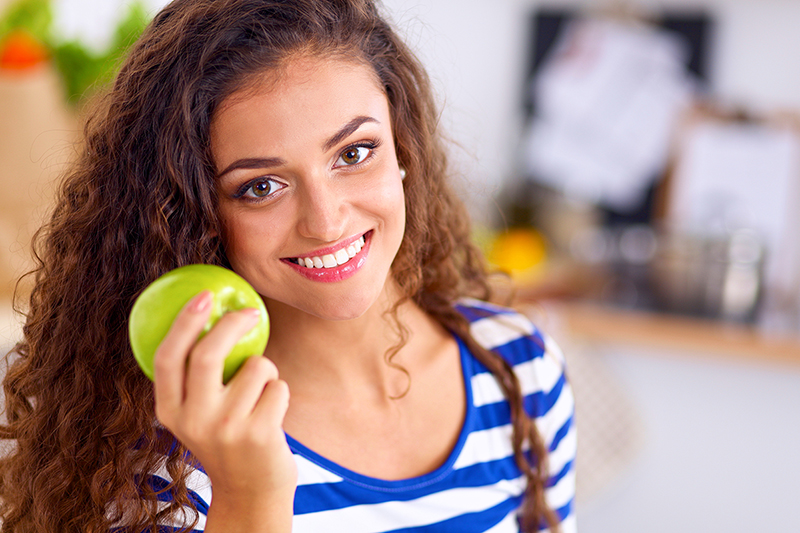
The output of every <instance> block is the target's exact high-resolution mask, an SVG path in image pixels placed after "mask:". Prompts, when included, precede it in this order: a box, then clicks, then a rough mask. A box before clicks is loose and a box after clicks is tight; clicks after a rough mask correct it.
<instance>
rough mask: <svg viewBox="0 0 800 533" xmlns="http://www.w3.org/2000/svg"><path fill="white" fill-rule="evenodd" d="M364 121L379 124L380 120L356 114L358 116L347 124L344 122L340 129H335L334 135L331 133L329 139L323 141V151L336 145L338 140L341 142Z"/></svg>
mask: <svg viewBox="0 0 800 533" xmlns="http://www.w3.org/2000/svg"><path fill="white" fill-rule="evenodd" d="M365 122H374V123H376V124H380V122H379V121H378V120H377V119H374V118H372V117H365V116H358V117H356V118H354V119H353V120H351V121H350V122H348V123H347V124H345V125H344V126H343V127H342V129H340V130H339V131H337V132H336V133H335V134H334V135H332V136H331V137H330V139H328V140H327V141H325V144H324V145H323V147H324V149H325V151H326V152H327V151H328V150H330V149H331V148H333V147H334V146H335V145H337V144H339V143H340V142H342V140H344V139H346V138H347V137H348V136H349V135H351V134H352V133H353V132H354V131H356V130H357V129H358V128H360V127H361V125H362V124H364V123H365Z"/></svg>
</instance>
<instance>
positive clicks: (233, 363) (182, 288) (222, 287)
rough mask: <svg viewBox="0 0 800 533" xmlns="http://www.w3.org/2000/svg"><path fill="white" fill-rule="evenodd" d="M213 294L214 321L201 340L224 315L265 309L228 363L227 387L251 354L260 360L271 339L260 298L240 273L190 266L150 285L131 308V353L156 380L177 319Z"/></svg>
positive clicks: (228, 358) (229, 356)
mask: <svg viewBox="0 0 800 533" xmlns="http://www.w3.org/2000/svg"><path fill="white" fill-rule="evenodd" d="M203 290H209V291H211V293H212V294H213V296H214V300H213V304H212V309H211V316H210V317H209V319H208V322H206V325H205V327H204V328H203V331H202V333H201V334H200V336H199V337H198V340H199V339H200V338H202V337H203V335H205V334H206V333H207V332H208V331H209V330H210V329H211V328H212V326H214V324H215V323H216V322H217V320H219V319H220V318H221V317H222V315H224V314H225V313H227V312H228V311H238V310H239V309H245V308H248V307H252V308H255V309H260V310H261V318H260V319H259V322H258V324H257V325H256V326H255V327H254V328H253V329H251V330H250V331H248V332H247V333H246V334H245V335H244V336H243V337H242V338H241V339H239V342H237V343H236V345H235V346H234V347H233V350H231V353H230V354H228V356H227V358H226V359H225V370H224V372H223V379H222V380H223V382H225V383H227V382H228V380H229V379H231V377H233V374H234V373H235V372H236V371H237V370H238V369H239V367H240V366H241V365H242V363H244V361H245V359H247V358H248V357H250V356H252V355H261V354H263V353H264V348H266V346H267V339H268V338H269V316H268V315H267V309H266V307H265V306H264V301H263V300H262V299H261V296H259V295H258V293H257V292H256V291H255V289H253V287H252V286H251V285H250V284H249V283H247V281H245V279H244V278H242V277H241V276H239V275H238V274H236V273H235V272H233V271H231V270H228V269H227V268H222V267H219V266H214V265H188V266H184V267H180V268H176V269H175V270H171V271H169V272H167V273H166V274H164V275H163V276H161V277H160V278H158V279H157V280H155V281H154V282H153V283H151V284H150V285H148V286H147V288H146V289H145V290H144V291H143V292H142V294H140V295H139V297H138V298H137V299H136V301H135V302H134V304H133V309H131V314H130V319H129V321H128V333H129V335H130V341H131V348H132V349H133V355H134V356H135V357H136V361H137V362H138V363H139V366H140V367H141V368H142V370H143V371H144V373H145V374H146V375H147V377H149V378H150V379H153V358H154V356H155V353H156V349H157V348H158V346H159V345H160V344H161V341H162V340H164V337H165V336H166V335H167V332H168V331H169V329H170V327H171V326H172V323H173V322H174V321H175V317H177V316H178V313H179V312H180V310H181V309H183V307H184V306H185V305H186V303H187V302H188V301H189V300H191V299H192V298H193V297H194V296H195V295H197V294H199V293H200V292H202V291H203Z"/></svg>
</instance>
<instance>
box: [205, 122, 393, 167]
mask: <svg viewBox="0 0 800 533" xmlns="http://www.w3.org/2000/svg"><path fill="white" fill-rule="evenodd" d="M367 122H374V123H376V124H380V121H378V120H377V119H375V118H372V117H367V116H358V117H355V118H354V119H353V120H351V121H350V122H348V123H347V124H345V125H344V126H342V128H341V129H340V130H339V131H337V132H336V133H334V134H333V135H332V136H331V137H330V138H328V140H326V141H325V144H324V145H323V148H324V150H325V151H328V150H330V149H331V148H333V147H334V146H336V145H337V144H339V143H340V142H342V140H344V139H346V138H347V137H348V136H349V135H352V134H353V133H354V132H355V131H356V130H357V129H358V128H360V127H361V126H362V124H365V123H367ZM285 164H286V161H285V160H284V159H281V158H280V157H248V158H245V159H237V160H236V161H234V162H233V163H231V164H230V165H228V166H227V167H226V168H225V170H223V171H222V172H220V173H219V174H217V178H221V177H222V176H224V175H225V174H227V173H228V172H232V171H234V170H238V169H254V168H270V167H279V166H281V165H285Z"/></svg>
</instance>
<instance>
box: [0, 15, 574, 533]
mask: <svg viewBox="0 0 800 533" xmlns="http://www.w3.org/2000/svg"><path fill="white" fill-rule="evenodd" d="M85 137H86V143H85V146H84V147H83V150H82V152H81V155H80V157H79V160H78V161H77V163H76V165H75V167H74V169H73V170H72V171H71V173H70V174H69V175H68V176H67V178H66V181H65V183H64V185H63V188H62V190H61V193H60V196H59V201H58V205H57V207H56V209H55V211H54V213H53V216H52V219H51V221H50V223H49V224H48V225H47V227H46V228H45V229H44V230H43V232H42V233H41V235H40V237H39V248H38V252H39V257H40V268H39V269H38V270H37V271H36V273H35V277H36V285H35V288H34V290H33V292H32V295H31V299H30V310H29V313H28V318H27V322H26V324H25V327H24V334H25V340H24V341H23V342H22V343H20V344H19V345H18V346H17V350H16V351H17V352H18V353H19V358H18V359H17V360H16V361H14V363H13V364H12V366H11V368H10V369H9V372H8V374H7V377H6V379H5V382H4V384H5V390H6V403H7V416H8V425H7V427H6V428H5V437H6V438H9V439H14V442H15V447H14V448H13V450H12V451H11V452H10V453H9V454H8V455H7V457H6V458H5V459H4V460H3V462H2V465H0V472H2V477H0V479H1V480H2V487H1V489H0V490H1V491H2V493H1V494H0V498H2V505H3V507H2V517H3V531H15V532H17V531H20V532H21V531H25V532H28V531H48V532H56V531H91V532H97V531H108V530H116V531H131V532H137V533H138V532H140V531H157V530H158V531H164V530H166V531H178V530H181V531H191V530H198V531H206V532H209V533H213V532H215V531H227V532H236V531H248V532H255V531H265V532H277V531H290V530H291V531H296V532H297V531H390V530H391V531H395V530H403V531H417V530H418V531H422V530H424V531H464V532H467V531H489V530H491V531H537V530H539V529H540V527H541V528H547V527H550V528H551V529H559V523H560V524H561V526H560V529H561V530H563V531H569V530H571V529H573V528H574V514H573V511H572V499H573V494H574V468H573V461H572V459H573V457H574V429H573V427H572V397H571V393H570V390H569V385H568V384H567V383H566V381H565V379H564V369H563V360H562V358H561V356H560V355H559V353H558V351H557V350H556V349H555V348H554V347H553V345H552V344H551V343H550V341H548V340H546V339H545V337H543V336H542V335H541V334H540V333H539V332H538V331H536V330H535V329H534V328H533V327H532V326H531V325H530V323H528V322H527V321H526V320H525V319H524V318H523V317H521V315H518V314H516V313H514V312H513V311H511V310H508V309H503V308H498V307H494V306H492V305H489V304H485V303H482V302H481V301H480V300H476V299H467V298H468V297H469V298H476V297H477V298H480V299H484V300H485V299H487V298H488V297H489V290H488V285H487V280H486V274H485V272H484V269H483V266H482V262H481V258H480V256H479V254H478V252H477V251H476V250H475V248H474V247H473V246H472V245H471V244H470V242H469V228H468V221H467V218H466V215H465V213H464V209H463V207H462V206H461V204H460V203H459V202H458V201H457V200H456V198H455V196H454V195H453V193H452V192H451V191H450V190H449V189H448V186H447V184H446V176H447V169H446V160H445V159H446V158H445V155H444V150H443V147H442V144H441V140H440V137H439V133H438V131H437V111H436V108H435V105H434V103H433V98H432V96H431V90H430V86H429V83H428V80H427V78H426V76H425V73H424V71H423V69H422V68H421V67H420V66H419V64H418V62H417V61H416V60H415V59H414V58H413V56H412V55H411V54H410V52H409V51H408V50H407V48H406V47H405V46H404V45H403V44H402V43H401V42H400V41H399V39H398V38H397V36H396V35H395V34H394V33H393V31H392V30H391V28H390V27H389V26H388V25H387V24H386V23H385V22H384V21H383V20H382V18H381V17H380V16H379V14H378V13H377V11H376V8H375V6H374V5H373V4H372V3H371V2H370V1H369V0H291V1H290V0H283V1H265V0H176V1H175V2H173V3H172V4H171V5H169V6H168V7H167V8H165V9H164V10H163V11H162V12H161V13H160V14H159V15H157V16H156V18H155V20H154V21H153V23H152V24H151V25H150V27H149V28H148V29H147V31H146V32H145V34H144V35H143V37H142V38H141V39H140V40H139V42H138V43H137V44H136V45H135V47H134V49H133V50H132V52H131V54H130V56H129V57H128V59H127V60H126V62H125V64H124V65H123V67H122V69H121V72H120V74H119V76H118V78H117V80H116V82H115V84H114V87H113V89H112V90H111V91H110V93H109V94H108V96H107V97H106V98H105V101H104V104H103V106H102V107H101V108H99V109H98V110H96V111H95V112H94V113H93V114H92V116H91V117H90V118H89V120H88V123H87V126H86V132H85ZM190 263H210V264H217V265H222V266H226V267H228V268H231V269H233V270H234V271H236V272H238V273H239V274H241V275H242V276H243V277H245V279H247V280H248V281H249V282H250V283H251V284H252V285H253V286H254V287H255V288H256V290H257V291H258V292H259V293H260V294H261V295H262V296H263V298H264V301H265V303H266V305H267V309H268V310H269V313H270V318H271V322H272V334H271V338H270V342H269V345H268V347H267V350H266V352H265V354H264V355H265V357H254V358H250V359H249V360H248V362H247V364H245V365H244V366H243V367H242V369H240V371H239V372H238V373H237V374H236V375H235V376H234V378H233V379H232V380H231V381H230V382H229V383H228V384H227V385H225V386H223V384H222V382H221V364H222V363H221V360H222V359H223V358H224V356H225V354H226V353H227V351H228V349H229V347H230V346H232V344H233V343H235V341H236V339H237V338H238V337H239V336H241V335H242V334H244V332H246V331H247V330H248V329H249V328H251V327H252V325H253V324H254V319H253V318H252V313H251V311H250V310H244V311H241V312H237V313H230V314H228V315H226V316H225V317H223V319H222V320H221V321H220V322H219V323H218V324H217V325H216V326H215V328H214V329H213V330H212V332H211V333H209V334H208V335H206V336H205V337H204V338H203V340H201V341H200V342H195V339H196V338H197V333H198V332H199V330H200V328H201V325H202V323H203V322H204V321H205V317H206V315H207V312H208V304H209V301H208V294H207V293H200V294H198V295H197V296H196V297H195V298H194V299H193V300H191V301H190V302H189V304H187V306H186V308H185V309H184V311H182V313H181V314H180V315H179V316H178V318H177V319H176V321H175V324H174V325H173V327H172V329H171V330H170V333H169V334H168V335H167V337H166V338H165V340H164V341H163V343H162V345H161V346H160V348H159V351H158V353H157V355H156V375H155V389H153V384H152V383H151V382H149V381H148V380H147V378H146V377H144V375H143V374H142V373H141V371H139V369H138V368H137V366H136V363H135V362H134V358H133V357H132V355H131V353H130V349H129V347H128V339H127V335H126V332H127V327H126V326H127V315H128V313H129V311H130V309H131V306H132V304H133V300H134V299H135V297H136V295H137V294H138V293H139V292H140V291H141V290H142V289H143V288H144V287H145V286H146V285H147V284H148V283H149V282H151V281H153V280H154V279H155V278H156V277H158V276H159V275H161V274H163V273H165V272H166V271H168V270H170V269H172V268H175V267H178V266H181V265H185V264H190ZM154 390H155V393H154ZM289 391H291V400H290V399H289ZM212 487H213V500H212V498H211V494H212ZM159 528H162V529H159Z"/></svg>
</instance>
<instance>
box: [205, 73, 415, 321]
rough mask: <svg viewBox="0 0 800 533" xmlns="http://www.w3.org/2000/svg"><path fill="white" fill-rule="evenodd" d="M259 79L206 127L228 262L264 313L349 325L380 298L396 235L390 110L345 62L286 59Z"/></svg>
mask: <svg viewBox="0 0 800 533" xmlns="http://www.w3.org/2000/svg"><path fill="white" fill-rule="evenodd" d="M265 81H267V82H269V83H264V84H263V85H262V87H263V89H258V88H256V90H246V91H242V92H240V93H237V94H234V95H233V96H231V97H230V98H228V99H227V100H226V101H225V102H223V105H222V106H221V107H220V109H219V111H218V112H217V113H216V115H215V116H214V118H213V121H212V124H211V151H212V154H213V157H214V162H215V165H216V170H217V175H218V178H217V187H218V191H219V199H220V200H219V209H220V215H221V219H222V223H223V228H224V229H223V231H224V234H223V242H224V243H225V247H226V252H227V256H228V259H229V260H230V263H231V266H232V267H233V269H234V270H235V271H236V272H238V273H239V274H241V275H242V276H243V277H244V278H245V279H247V280H248V281H249V282H250V283H251V284H252V285H253V286H254V287H255V289H256V290H257V291H258V292H259V293H260V294H261V295H262V296H264V297H265V299H266V301H267V305H268V307H269V306H270V302H271V301H272V302H281V303H283V304H287V305H289V306H291V307H294V308H297V309H299V310H301V311H304V312H306V313H309V314H311V315H314V316H317V317H320V318H325V319H333V320H337V319H349V318H356V317H358V316H361V315H362V314H363V313H364V312H365V311H366V310H367V309H369V308H370V307H371V306H372V304H374V303H375V302H376V300H377V299H378V297H379V296H380V295H381V293H382V292H383V291H384V290H386V288H387V286H388V281H389V280H390V274H389V273H390V267H391V264H392V261H393V260H394V257H395V255H396V254H397V251H398V249H399V247H400V243H401V241H402V238H403V231H404V227H405V205H404V194H403V186H402V181H401V178H400V171H399V168H398V164H397V156H396V154H395V149H394V139H393V136H392V125H391V120H390V114H389V105H388V101H387V99H386V96H385V94H384V92H383V90H382V88H381V87H380V86H379V85H378V82H377V80H376V77H375V75H374V73H373V72H372V71H371V70H370V68H369V67H367V66H365V65H362V64H359V63H354V62H349V61H345V60H337V59H328V60H325V59H315V58H302V59H295V60H292V61H290V63H289V64H288V65H287V66H286V68H285V69H281V71H280V76H279V77H278V79H277V82H273V81H271V80H270V78H269V75H267V77H266V78H265ZM272 311H273V309H271V312H272Z"/></svg>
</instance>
